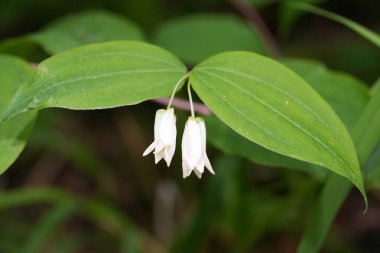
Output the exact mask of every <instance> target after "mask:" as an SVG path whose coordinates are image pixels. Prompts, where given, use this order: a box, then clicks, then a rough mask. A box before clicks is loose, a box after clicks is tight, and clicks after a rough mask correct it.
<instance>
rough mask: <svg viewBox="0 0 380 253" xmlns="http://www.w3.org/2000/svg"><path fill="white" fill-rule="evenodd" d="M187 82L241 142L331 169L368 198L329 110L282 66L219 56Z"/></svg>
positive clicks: (238, 55)
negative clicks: (246, 140) (244, 141)
mask: <svg viewBox="0 0 380 253" xmlns="http://www.w3.org/2000/svg"><path fill="white" fill-rule="evenodd" d="M190 83H191V84H192V85H193V87H194V90H195V91H196V92H197V94H198V95H199V96H200V98H201V99H202V100H203V101H204V102H205V103H206V104H207V105H208V106H209V107H210V108H211V109H212V110H213V112H214V113H215V114H216V115H217V116H218V117H219V118H220V119H221V120H223V121H224V122H225V123H226V124H227V125H228V126H230V127H231V128H232V129H234V130H235V131H236V132H238V133H239V134H241V135H242V136H244V137H245V138H247V139H249V140H251V141H253V142H256V143H258V144H259V145H262V146H263V147H265V148H268V149H270V150H273V151H275V152H278V153H280V154H284V155H287V156H290V157H293V158H296V159H299V160H303V161H307V162H310V163H314V164H318V165H321V166H323V167H326V168H329V169H330V170H332V171H334V172H336V173H338V174H340V175H343V176H344V177H346V178H348V179H349V180H351V181H352V182H353V183H354V184H355V185H356V186H357V187H358V189H359V190H360V191H361V192H362V194H363V197H364V198H366V197H365V191H364V186H363V182H362V176H361V172H360V167H359V163H358V161H357V159H356V152H355V148H354V146H353V143H352V141H351V138H350V136H349V134H348V132H347V130H346V128H345V127H344V125H343V124H342V123H341V122H340V120H339V119H338V117H337V116H336V114H335V113H334V112H333V110H332V109H331V107H329V106H328V104H327V103H326V102H325V101H324V100H323V99H322V98H321V97H320V96H319V95H318V94H317V93H316V92H315V91H314V90H313V89H312V88H311V87H310V86H309V85H308V84H307V83H306V82H305V81H303V80H302V79H301V78H300V77H298V76H297V75H296V74H294V73H293V72H292V71H290V70H289V69H287V68H286V67H284V66H283V65H281V64H279V63H277V62H275V61H273V60H271V59H269V58H266V57H263V56H259V55H257V54H253V53H245V52H231V53H223V54H219V55H217V56H214V57H211V58H209V59H208V60H206V61H204V62H202V63H201V64H199V65H197V66H196V67H195V68H194V69H193V71H192V73H191V75H190ZM274 122H276V124H273V123H274Z"/></svg>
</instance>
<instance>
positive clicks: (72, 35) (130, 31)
mask: <svg viewBox="0 0 380 253" xmlns="http://www.w3.org/2000/svg"><path fill="white" fill-rule="evenodd" d="M30 37H31V38H32V39H33V40H34V41H36V42H37V43H39V44H41V46H42V47H43V48H44V49H45V50H46V51H47V52H48V53H50V54H56V53H59V52H61V51H64V50H67V49H71V48H74V47H78V46H82V45H86V44H91V43H99V42H105V41H110V40H143V33H142V31H141V30H140V28H139V27H138V26H137V25H136V24H134V23H133V22H131V21H129V20H128V19H126V18H125V17H123V16H120V15H118V14H115V13H111V12H106V11H100V10H98V11H85V12H82V13H78V14H74V15H69V16H66V17H64V18H61V19H59V20H57V21H56V22H54V23H52V24H51V25H49V26H48V27H46V28H45V29H43V30H42V31H40V32H37V33H35V34H32V35H31V36H30Z"/></svg>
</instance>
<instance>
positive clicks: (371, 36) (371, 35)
mask: <svg viewBox="0 0 380 253" xmlns="http://www.w3.org/2000/svg"><path fill="white" fill-rule="evenodd" d="M291 6H292V7H293V8H295V9H299V10H304V11H308V12H311V13H314V14H317V15H320V16H323V17H325V18H328V19H331V20H334V21H335V22H338V23H340V24H342V25H344V26H346V27H348V28H350V29H351V30H353V31H355V32H356V33H358V34H360V35H361V36H363V37H364V38H366V39H367V40H369V41H371V42H372V43H373V44H375V45H376V46H378V47H380V35H379V34H377V33H375V32H373V31H371V30H369V29H367V28H366V27H364V26H362V25H360V24H358V23H356V22H354V21H352V20H350V19H348V18H345V17H343V16H340V15H337V14H335V13H332V12H329V11H326V10H323V9H320V8H317V7H315V6H312V5H309V4H304V3H296V2H292V3H291Z"/></svg>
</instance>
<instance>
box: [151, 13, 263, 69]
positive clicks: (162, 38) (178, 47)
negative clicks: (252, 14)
mask: <svg viewBox="0 0 380 253" xmlns="http://www.w3.org/2000/svg"><path fill="white" fill-rule="evenodd" d="M153 41H154V43H155V44H157V45H159V46H161V47H163V48H166V49H168V50H169V51H171V52H173V53H174V54H175V55H177V56H178V57H179V58H181V59H182V60H183V61H184V62H186V63H189V64H196V63H198V62H200V61H202V60H204V59H206V58H207V57H209V56H211V55H214V54H216V53H220V52H224V51H229V50H247V51H253V52H257V53H260V54H266V50H265V46H264V44H263V42H262V39H261V38H260V36H259V34H258V32H257V31H256V30H254V29H252V28H251V27H250V26H249V25H248V24H246V23H245V22H243V21H242V20H241V19H239V18H237V17H235V16H231V15H216V14H196V15H191V16H187V17H181V18H177V19H174V20H172V21H169V22H167V23H164V24H162V25H161V26H160V27H159V28H158V29H157V31H156V35H155V36H154V39H153Z"/></svg>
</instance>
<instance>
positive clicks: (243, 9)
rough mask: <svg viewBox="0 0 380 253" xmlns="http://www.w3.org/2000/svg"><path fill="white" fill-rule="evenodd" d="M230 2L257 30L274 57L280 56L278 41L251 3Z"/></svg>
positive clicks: (231, 0) (229, 0)
mask: <svg viewBox="0 0 380 253" xmlns="http://www.w3.org/2000/svg"><path fill="white" fill-rule="evenodd" d="M228 2H229V3H230V4H231V5H232V6H233V7H235V9H236V10H237V11H238V12H240V14H241V15H242V16H243V17H244V18H245V19H246V20H247V21H248V22H249V23H250V24H251V25H252V26H253V27H254V28H256V29H257V30H258V31H259V33H260V34H261V36H262V37H263V39H264V41H265V45H266V46H267V48H268V50H269V53H270V54H271V55H272V56H273V57H278V56H280V51H279V49H278V46H277V43H276V40H275V39H274V37H273V35H272V33H271V31H270V30H269V28H268V26H267V25H266V23H265V21H264V20H263V18H262V17H261V15H260V13H259V12H258V11H257V10H256V8H255V7H254V6H252V5H250V4H249V3H245V2H243V1H241V0H228Z"/></svg>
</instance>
